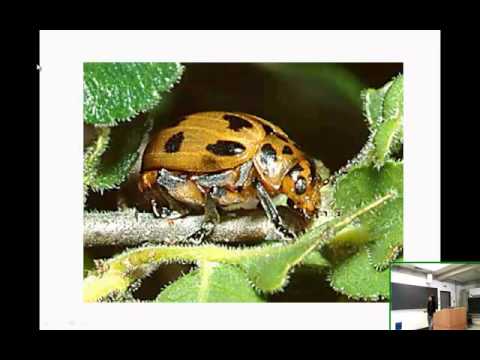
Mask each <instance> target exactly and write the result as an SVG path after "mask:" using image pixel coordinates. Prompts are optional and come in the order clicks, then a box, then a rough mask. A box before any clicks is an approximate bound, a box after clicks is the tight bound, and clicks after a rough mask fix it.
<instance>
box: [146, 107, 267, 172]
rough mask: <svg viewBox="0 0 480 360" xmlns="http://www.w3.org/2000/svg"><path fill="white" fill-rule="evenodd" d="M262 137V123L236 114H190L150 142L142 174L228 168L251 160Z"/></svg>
mask: <svg viewBox="0 0 480 360" xmlns="http://www.w3.org/2000/svg"><path fill="white" fill-rule="evenodd" d="M264 137H265V130H264V127H263V126H262V124H261V123H259V122H256V121H252V120H251V119H248V118H247V117H245V116H241V115H239V114H236V113H227V112H204V113H197V114H193V115H190V116H187V117H185V118H184V119H182V120H181V121H180V122H179V123H178V124H177V125H176V126H175V127H171V128H167V129H164V130H162V131H160V132H159V133H157V134H156V135H155V136H154V137H153V138H152V139H151V140H150V142H149V144H148V146H147V148H146V149H145V153H144V157H143V164H142V171H148V170H155V169H160V168H166V169H171V170H179V171H188V172H202V173H203V172H215V171H221V170H225V169H231V168H234V167H236V166H238V165H240V164H242V163H244V162H245V161H247V160H249V159H251V158H252V157H253V156H254V154H255V153H256V151H257V149H258V145H259V144H260V142H261V141H262V140H263V138H264Z"/></svg>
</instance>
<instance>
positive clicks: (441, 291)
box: [440, 290, 452, 309]
mask: <svg viewBox="0 0 480 360" xmlns="http://www.w3.org/2000/svg"><path fill="white" fill-rule="evenodd" d="M442 293H446V294H448V307H443V306H442V305H443V304H442ZM449 307H452V293H451V292H450V291H444V290H440V309H448V308H449Z"/></svg>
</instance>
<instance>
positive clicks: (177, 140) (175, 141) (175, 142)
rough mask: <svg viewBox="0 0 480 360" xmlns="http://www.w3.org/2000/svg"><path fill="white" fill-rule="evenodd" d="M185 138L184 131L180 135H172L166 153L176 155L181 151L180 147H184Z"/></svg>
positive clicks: (166, 145)
mask: <svg viewBox="0 0 480 360" xmlns="http://www.w3.org/2000/svg"><path fill="white" fill-rule="evenodd" d="M183 139H184V136H183V131H180V132H179V133H176V134H175V135H172V137H170V139H168V141H167V142H166V143H165V151H166V152H167V153H174V152H177V151H178V150H180V146H181V145H182V142H183Z"/></svg>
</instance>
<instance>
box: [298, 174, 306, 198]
mask: <svg viewBox="0 0 480 360" xmlns="http://www.w3.org/2000/svg"><path fill="white" fill-rule="evenodd" d="M305 191H307V180H306V179H305V178H304V177H303V176H300V177H299V178H298V179H297V181H295V193H296V194H297V195H302V194H303V193H305Z"/></svg>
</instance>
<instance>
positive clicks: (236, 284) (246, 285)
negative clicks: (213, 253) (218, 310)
mask: <svg viewBox="0 0 480 360" xmlns="http://www.w3.org/2000/svg"><path fill="white" fill-rule="evenodd" d="M157 301H159V302H189V303H197V302H224V303H227V302H242V303H244V302H262V301H263V299H262V298H261V297H260V296H259V295H258V294H257V293H256V292H255V290H253V288H252V286H251V285H250V282H249V281H248V278H247V276H246V275H245V273H244V272H243V271H242V270H240V269H239V268H237V267H235V266H233V265H227V264H217V263H212V262H206V261H204V262H202V263H201V264H200V267H199V269H196V270H193V271H192V272H190V273H188V274H187V275H184V276H182V277H181V278H180V279H178V280H176V281H175V282H173V283H172V284H170V285H169V286H167V287H166V288H165V289H164V290H163V291H162V292H161V293H160V295H159V296H158V297H157Z"/></svg>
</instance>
